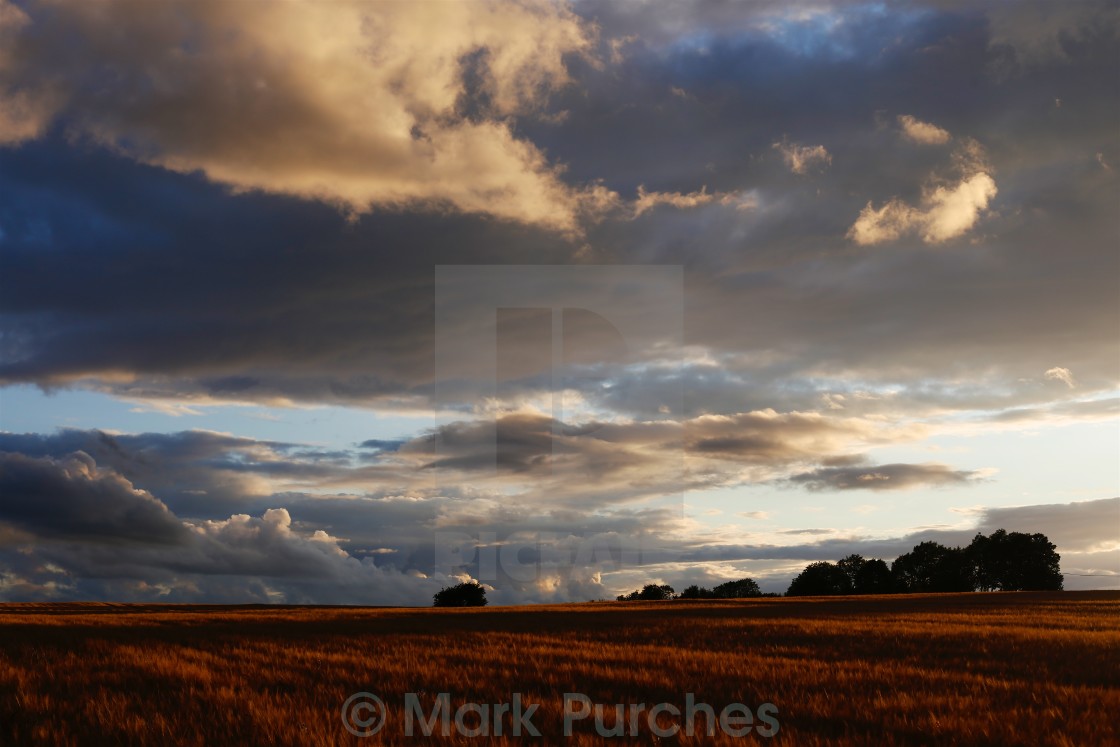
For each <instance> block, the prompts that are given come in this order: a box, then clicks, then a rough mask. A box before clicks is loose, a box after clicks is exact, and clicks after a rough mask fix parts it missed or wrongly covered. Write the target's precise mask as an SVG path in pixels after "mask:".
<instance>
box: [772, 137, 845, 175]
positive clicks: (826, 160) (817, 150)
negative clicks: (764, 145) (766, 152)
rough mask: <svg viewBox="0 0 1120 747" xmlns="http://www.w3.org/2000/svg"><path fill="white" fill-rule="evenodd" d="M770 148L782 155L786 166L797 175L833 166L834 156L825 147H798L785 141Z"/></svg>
mask: <svg viewBox="0 0 1120 747" xmlns="http://www.w3.org/2000/svg"><path fill="white" fill-rule="evenodd" d="M770 147H772V148H773V149H774V150H776V151H778V152H779V153H781V154H782V159H783V160H784V161H785V162H786V166H788V167H789V170H790V171H792V172H793V173H795V174H807V173H809V172H810V171H812V170H814V169H823V168H826V167H828V166H829V165H831V164H832V154H830V153H829V152H828V151H827V150H826V149H825V147H824V146H823V145H798V144H797V143H791V142H789V141H787V140H783V141H781V142H778V143H774V144H773V145H772V146H770Z"/></svg>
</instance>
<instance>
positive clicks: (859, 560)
mask: <svg viewBox="0 0 1120 747" xmlns="http://www.w3.org/2000/svg"><path fill="white" fill-rule="evenodd" d="M866 562H867V561H866V560H864V559H863V556H862V555H857V554H855V553H853V554H851V555H849V556H847V557H846V558H840V559H839V560H837V561H836V566H837V567H838V568H839V569H840V570H842V571H844V575H845V576H847V577H848V583H850V584H851V587H852V589H853V590H854V589H855V588H856V575H858V574H859V572H860V569H861V568H863V565H864V563H866Z"/></svg>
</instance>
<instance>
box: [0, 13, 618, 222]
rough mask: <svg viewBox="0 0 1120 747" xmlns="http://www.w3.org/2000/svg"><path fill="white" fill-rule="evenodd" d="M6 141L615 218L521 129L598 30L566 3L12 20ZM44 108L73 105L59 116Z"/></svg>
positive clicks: (454, 202) (563, 216) (352, 188)
mask: <svg viewBox="0 0 1120 747" xmlns="http://www.w3.org/2000/svg"><path fill="white" fill-rule="evenodd" d="M0 37H3V38H4V39H5V40H6V41H8V42H9V43H8V44H5V45H4V47H3V49H4V52H3V53H0V54H2V55H3V57H2V58H0V102H2V105H0V133H2V134H0V142H4V141H6V142H8V143H13V142H20V141H22V140H26V139H28V138H30V137H32V136H34V135H37V134H41V133H42V131H43V130H44V128H45V127H46V125H47V122H48V120H49V119H50V117H51V114H52V111H53V110H54V109H57V114H56V116H57V118H58V119H59V120H60V121H61V122H62V123H63V124H64V126H65V127H66V128H67V129H68V130H69V131H70V132H71V133H72V134H73V135H74V136H78V137H84V138H88V139H90V140H92V141H94V142H97V143H100V144H102V145H104V146H107V147H109V148H112V149H114V150H116V151H118V152H121V153H124V154H126V155H128V156H130V157H133V158H136V159H138V160H140V161H143V162H144V163H149V164H154V165H158V166H162V167H165V168H168V169H171V170H173V171H179V172H183V173H190V172H195V171H201V172H203V173H205V174H206V175H207V176H208V177H209V178H210V179H212V180H214V181H217V182H220V183H222V184H226V185H229V186H230V187H232V188H233V189H234V190H237V191H246V190H263V191H267V192H274V193H280V194H288V195H295V196H298V197H303V198H308V199H315V200H324V201H327V202H330V203H334V204H337V205H339V206H341V207H343V208H344V209H345V210H347V211H350V212H352V213H363V212H366V211H368V210H370V209H372V208H375V207H401V206H408V205H415V204H420V205H426V206H429V207H435V208H451V209H454V210H458V211H463V212H468V213H482V214H486V215H492V216H496V217H499V218H503V219H508V220H513V221H520V222H525V223H532V224H536V225H541V226H545V227H548V228H551V229H555V230H560V231H573V230H576V229H577V226H578V223H579V221H580V218H581V216H582V215H585V214H594V213H597V212H599V211H601V210H602V209H605V208H606V207H608V206H610V205H611V204H613V202H614V199H615V196H614V195H613V193H611V192H610V191H609V190H606V189H605V188H603V187H601V186H598V185H589V186H587V187H585V188H573V187H570V186H568V185H567V184H565V182H564V181H563V179H562V178H561V175H560V169H559V168H558V167H557V166H556V165H555V164H550V163H549V162H548V160H547V158H546V157H545V155H544V154H543V152H542V151H541V150H540V149H538V148H537V147H536V146H534V145H533V144H532V143H531V142H529V141H527V140H525V139H524V138H522V137H519V136H517V135H516V134H515V132H514V128H513V127H512V126H511V122H510V120H511V118H513V117H517V116H523V115H532V114H533V113H534V112H538V111H541V110H542V107H543V105H544V101H545V96H546V95H547V94H548V92H549V91H550V90H555V89H556V88H558V87H561V86H563V85H565V84H566V83H568V80H569V79H568V75H567V71H566V68H565V62H564V57H565V55H569V54H587V53H589V52H590V50H591V46H592V43H593V40H594V31H593V28H592V27H591V26H590V25H589V24H587V23H585V22H583V21H582V20H581V19H579V18H578V17H577V16H575V15H574V14H572V13H571V12H570V11H568V10H567V9H565V8H564V7H563V6H561V5H559V4H556V3H551V2H544V1H541V2H537V1H535V0H533V1H530V2H497V1H494V2H472V3H454V4H450V5H445V4H439V5H430V4H426V3H419V4H417V3H377V4H370V3H363V2H331V3H323V4H320V3H301V2H284V3H278V4H275V5H269V6H265V5H262V4H260V3H223V2H178V3H170V4H165V5H161V6H159V7H152V6H151V5H149V4H146V3H136V2H132V0H115V1H114V2H108V3H96V4H89V3H84V2H74V1H70V0H57V1H56V2H49V3H45V4H43V5H40V6H34V8H33V9H32V10H31V11H29V12H27V13H25V12H23V11H21V10H19V9H17V8H15V7H14V6H11V5H10V4H8V3H7V2H5V3H4V5H2V6H0ZM44 102H51V103H52V104H53V105H54V106H53V107H47V106H46V105H45V103H44Z"/></svg>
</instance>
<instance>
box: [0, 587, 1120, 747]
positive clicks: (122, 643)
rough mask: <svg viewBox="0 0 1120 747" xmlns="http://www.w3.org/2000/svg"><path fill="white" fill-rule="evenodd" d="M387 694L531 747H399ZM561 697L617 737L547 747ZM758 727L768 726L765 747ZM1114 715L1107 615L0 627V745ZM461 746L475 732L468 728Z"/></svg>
mask: <svg viewBox="0 0 1120 747" xmlns="http://www.w3.org/2000/svg"><path fill="white" fill-rule="evenodd" d="M357 692H366V693H372V694H376V695H377V696H378V697H379V698H380V699H381V701H382V703H383V704H384V712H383V713H381V714H380V715H379V718H380V723H381V727H382V728H381V730H380V731H379V732H378V733H377V734H376V735H374V736H371V737H368V738H361V737H358V736H354V735H353V733H352V732H351V731H350V730H348V728H347V727H348V726H353V723H354V722H353V721H350V722H346V723H344V718H343V716H344V714H343V704H344V702H346V701H347V699H348V698H349V697H350V696H351V694H353V693H357ZM408 693H412V694H413V695H412V697H413V698H414V699H415V702H417V703H419V704H420V706H421V710H418V711H416V714H415V715H416V716H417V718H416V719H415V722H416V728H417V729H419V723H420V721H421V720H423V719H427V718H428V717H429V716H430V715H432V710H433V708H434V707H435V704H436V703H437V698H438V697H439V694H440V693H448V696H449V703H450V710H451V712H452V714H453V713H454V711H455V710H456V709H458V708H459V707H460V706H461V705H462V704H464V703H477V704H499V703H508V702H510V701H511V699H512V698H513V696H514V694H515V693H516V694H519V695H520V697H521V699H522V701H523V703H525V704H538V708H537V710H536V711H535V712H534V713H533V714H532V717H531V722H532V724H533V725H534V727H535V728H536V729H537V730H539V732H540V734H541V736H540V737H530V736H528V735H527V732H523V735H522V736H521V737H517V736H514V735H513V734H512V726H513V721H514V719H513V718H512V717H511V716H508V715H501V716H500V718H499V719H498V720H497V721H495V720H494V718H493V716H494V713H493V712H492V711H491V712H490V713H489V714H488V718H489V721H488V722H487V730H489V732H490V733H489V734H488V735H486V734H483V735H481V736H478V737H476V738H472V737H469V736H466V735H465V734H464V733H462V732H460V731H458V729H457V728H455V726H454V721H453V722H452V725H453V728H452V730H451V732H450V733H449V734H448V735H447V736H444V735H443V734H442V733H441V732H440V725H439V723H438V722H433V723H434V724H435V731H434V733H433V734H432V735H431V736H430V737H429V736H423V735H422V734H420V732H419V731H416V732H415V733H414V736H412V737H408V736H406V734H405V731H404V724H405V721H406V718H407V716H408V713H407V712H408V708H406V695H407V694H408ZM565 693H578V694H581V695H583V696H585V697H586V699H587V700H588V701H589V702H590V703H592V704H603V710H604V713H603V714H602V719H603V726H604V728H606V729H611V728H613V727H615V726H618V727H620V728H621V729H622V730H623V732H624V733H623V735H622V736H609V737H607V736H600V735H599V733H598V732H597V730H596V724H595V720H594V716H589V717H581V718H579V719H574V720H573V721H572V723H571V724H570V726H569V731H570V732H571V734H570V736H568V737H565V736H564V715H565V711H564V709H565V700H564V694H565ZM689 694H691V695H689ZM689 697H691V698H692V700H694V701H697V702H701V703H705V704H710V705H711V706H712V708H713V713H714V714H715V715H716V718H715V719H713V721H714V722H715V723H714V724H713V726H714V727H715V728H714V731H715V734H714V735H712V736H708V735H707V734H705V730H706V725H707V723H708V722H707V719H706V717H705V716H704V715H700V716H698V717H696V720H695V721H694V727H695V728H694V730H693V733H692V734H691V735H690V734H688V733H686V730H685V728H684V724H685V721H686V719H685V718H683V717H675V716H674V715H673V714H672V713H667V712H662V713H660V714H659V715H658V716H657V717H656V718H655V719H654V721H653V725H654V726H657V727H658V728H659V729H661V730H662V733H663V734H668V733H669V732H672V731H673V729H672V727H673V724H674V723H675V724H677V725H678V726H679V727H680V729H679V731H677V732H676V733H672V734H669V735H668V736H661V737H658V736H656V735H655V734H654V733H652V732H651V731H650V722H649V719H648V712H643V711H640V710H638V711H637V712H636V715H635V717H634V718H633V719H631V711H632V710H634V709H631V707H630V706H631V704H639V703H642V704H646V705H647V706H649V707H652V705H653V704H658V703H667V704H673V705H674V706H676V707H678V708H679V709H681V710H682V711H683V710H684V709H685V707H686V698H689ZM688 702H691V701H688ZM732 703H742V704H744V705H745V706H746V707H747V708H748V709H751V710H754V711H755V718H754V721H753V726H754V728H753V729H751V730H750V731H749V732H747V733H746V734H744V735H742V736H732V735H731V734H730V733H728V732H726V731H724V730H723V729H722V728H721V726H720V724H719V723H718V721H719V719H718V715H719V714H720V712H721V709H723V708H724V707H725V706H727V705H728V704H732ZM616 704H621V706H622V708H623V715H624V719H623V722H621V723H619V724H615V723H614V720H615V716H616V707H615V705H616ZM762 704H772V706H773V709H774V711H773V712H772V713H771V715H770V718H771V719H772V720H773V721H774V722H775V723H776V725H777V731H776V733H771V735H770V736H765V733H766V732H767V731H768V728H767V725H766V723H765V722H763V721H760V720H759V718H758V711H757V709H758V708H759V707H760V706H762ZM571 707H572V708H573V709H574V708H575V707H576V706H574V705H573V706H571ZM1117 713H1120V593H1118V592H1056V593H994V594H948V595H913V596H882V597H845V598H799V599H782V598H776V599H758V600H742V601H739V600H737V601H710V600H703V601H696V602H685V601H673V602H658V603H644V602H624V603H618V602H596V603H588V604H576V605H563V606H540V607H514V608H479V609H461V610H448V609H385V608H340V607H224V606H213V607H207V606H172V605H168V606H162V605H116V604H5V605H0V744H2V745H45V746H46V745H49V746H52V747H53V746H55V745H59V746H61V745H107V744H120V745H171V744H175V745H179V744H182V745H200V746H201V745H226V744H229V745H238V744H245V745H337V744H344V745H345V744H415V743H421V744H423V743H432V744H520V743H523V742H526V741H527V742H535V743H538V744H573V745H590V744H653V743H657V744H681V745H688V744H768V743H769V744H787V745H846V744H852V745H867V744H882V745H903V744H914V745H918V744H921V745H927V744H955V745H1013V744H1047V745H1079V746H1083V745H1108V744H1120V727H1118V726H1117V722H1118V719H1117V718H1116V714H1117ZM363 714H364V715H366V716H368V715H369V714H370V712H369V711H364V712H361V713H360V714H359V715H363ZM569 715H571V714H569ZM631 721H632V723H631ZM363 723H369V721H368V720H367V721H366V722H363ZM462 723H463V725H464V726H465V727H467V728H468V729H474V730H475V731H477V732H482V731H484V729H483V726H482V724H483V722H482V720H481V718H480V717H479V714H478V713H477V712H472V713H465V714H464V716H463V722H462ZM733 723H734V722H733ZM738 723H740V724H741V723H743V722H742V721H739V722H738ZM496 724H500V725H501V727H502V728H503V734H502V736H496V735H495V725H496ZM631 726H633V727H634V728H635V729H636V731H634V732H632V735H631V731H630V729H631Z"/></svg>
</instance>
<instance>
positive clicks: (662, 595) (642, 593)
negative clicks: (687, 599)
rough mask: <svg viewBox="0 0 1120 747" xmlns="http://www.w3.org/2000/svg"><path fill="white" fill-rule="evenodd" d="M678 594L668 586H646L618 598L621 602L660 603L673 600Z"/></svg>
mask: <svg viewBox="0 0 1120 747" xmlns="http://www.w3.org/2000/svg"><path fill="white" fill-rule="evenodd" d="M675 593H676V592H675V591H674V590H673V587H672V586H669V585H668V584H661V585H660V586H658V585H657V584H646V585H645V586H643V587H642V588H641V589H640V590H638V591H632V592H630V593H629V594H621V595H619V596H618V597H617V599H618V601H620V602H633V601H635V600H639V599H640V600H643V601H652V602H660V601H664V600H666V599H672V598H673V595H674V594H675Z"/></svg>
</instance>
